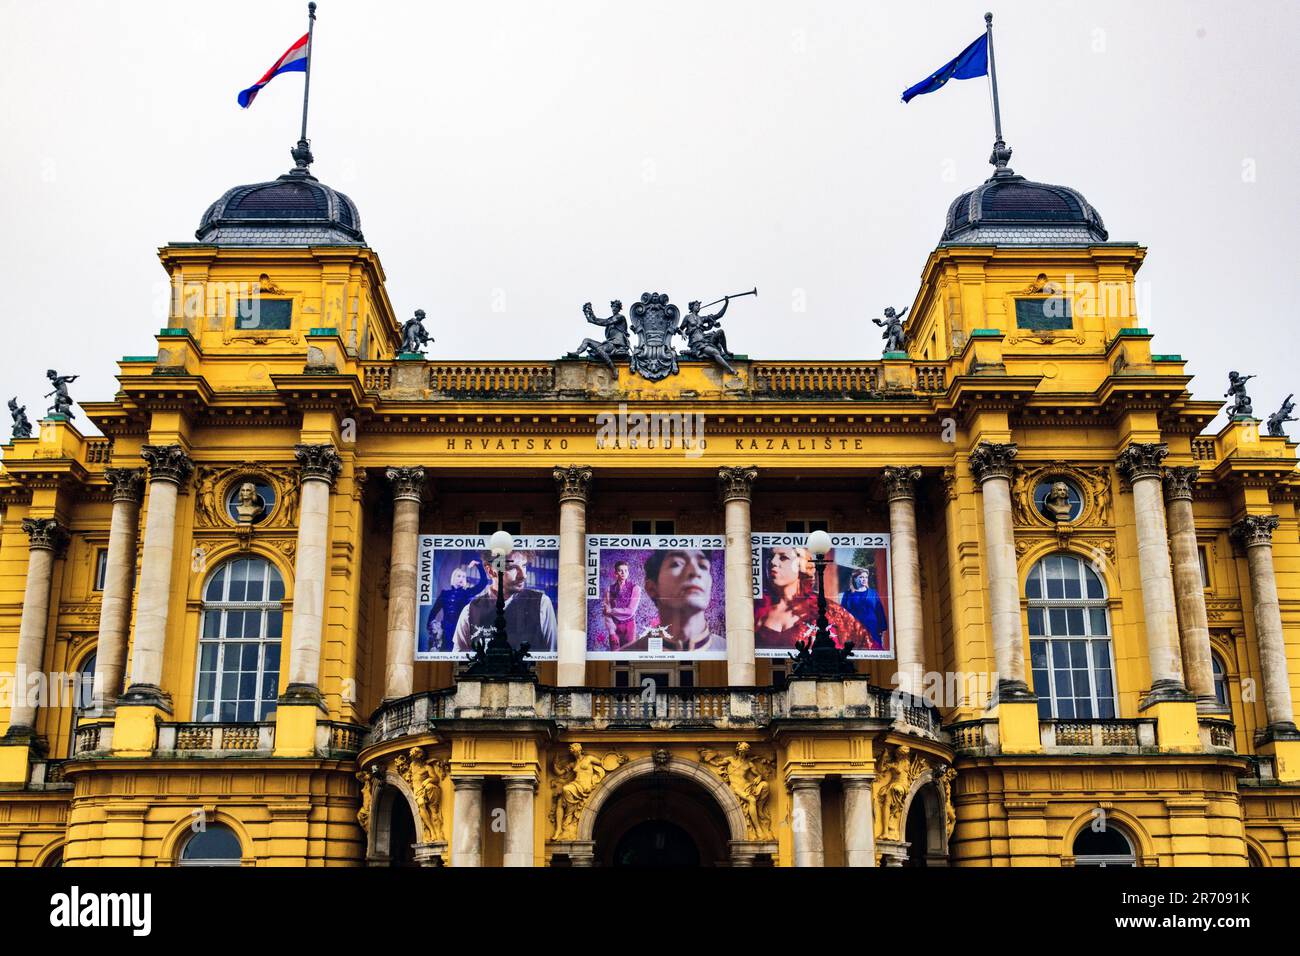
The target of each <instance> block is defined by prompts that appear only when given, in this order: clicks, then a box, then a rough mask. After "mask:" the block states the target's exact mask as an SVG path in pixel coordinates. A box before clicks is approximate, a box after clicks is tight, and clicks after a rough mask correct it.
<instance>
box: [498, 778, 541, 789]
mask: <svg viewBox="0 0 1300 956" xmlns="http://www.w3.org/2000/svg"><path fill="white" fill-rule="evenodd" d="M501 782H502V783H504V784H505V787H506V791H507V792H509V791H511V790H526V791H528V792H529V793H536V792H537V778H536V777H518V776H515V777H502V778H501Z"/></svg>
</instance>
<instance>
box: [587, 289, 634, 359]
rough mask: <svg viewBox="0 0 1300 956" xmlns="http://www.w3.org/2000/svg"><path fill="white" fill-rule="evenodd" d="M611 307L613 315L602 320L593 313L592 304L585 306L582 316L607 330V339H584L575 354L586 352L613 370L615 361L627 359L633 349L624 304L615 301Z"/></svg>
mask: <svg viewBox="0 0 1300 956" xmlns="http://www.w3.org/2000/svg"><path fill="white" fill-rule="evenodd" d="M609 307H610V309H612V310H613V314H612V315H610V317H609V318H608V319H602V318H600V316H598V315H596V313H595V312H594V311H592V308H591V303H590V302H587V303H585V304H584V305H583V307H582V314H583V315H585V316H586V317H587V321H588V322H590V323H591V324H592V325H599V326H601V327H602V328H603V329H604V330H605V338H604V340H603V341H598V340H596V339H583V340H582V344H581V345H579V346H578V348H577V349H576V350H575V351H574V353H573V354H574V355H577V356H581V355H582V354H583V353H584V352H585V353H586V354H588V355H590V356H591V357H592V358H593V359H595V360H596V361H597V362H601V363H603V364H605V365H608V366H609V367H610V369H611V370H612V369H613V368H614V360H615V359H621V358H627V357H628V356H629V355H630V354H631V349H630V346H629V339H628V336H627V317H626V316H625V315H623V303H622V302H621V301H619V300H618V299H615V300H614V301H613V302H611V303H610V304H609Z"/></svg>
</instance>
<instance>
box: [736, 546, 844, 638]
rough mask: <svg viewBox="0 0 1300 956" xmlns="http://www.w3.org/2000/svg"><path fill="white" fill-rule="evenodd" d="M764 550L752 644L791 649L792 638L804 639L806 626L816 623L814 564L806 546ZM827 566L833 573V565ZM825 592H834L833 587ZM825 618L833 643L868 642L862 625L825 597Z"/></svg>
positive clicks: (806, 635)
mask: <svg viewBox="0 0 1300 956" xmlns="http://www.w3.org/2000/svg"><path fill="white" fill-rule="evenodd" d="M764 552H765V556H766V558H767V560H766V561H765V563H764V566H763V599H762V600H761V601H760V602H759V604H758V605H757V606H756V607H755V608H754V646H755V647H759V648H781V649H787V648H788V649H790V650H793V649H794V646H795V642H796V641H804V640H808V638H809V635H808V627H809V626H810V625H811V626H816V624H817V592H816V591H814V590H813V577H814V573H815V567H816V566H815V565H814V563H813V559H812V554H811V553H810V552H809V551H808V549H807V548H792V547H776V548H771V549H767V548H765V549H764ZM828 568H829V569H831V570H832V573H833V569H834V568H835V565H834V564H833V563H832V564H829V565H828ZM828 593H829V594H833V593H835V592H834V589H832V590H831V591H830V592H828ZM826 620H827V622H828V623H829V624H830V629H831V636H832V637H834V638H835V644H836V645H837V646H840V647H842V646H843V645H844V642H845V641H852V642H853V644H854V646H855V647H862V648H865V647H867V646H869V635H868V634H867V631H866V629H865V628H864V627H863V626H862V625H861V624H860V623H858V621H857V620H856V619H855V618H854V617H853V615H852V614H850V613H848V611H846V610H844V608H842V607H840V605H839V604H837V603H835V601H834V600H833V599H830V598H829V597H828V599H827V601H826Z"/></svg>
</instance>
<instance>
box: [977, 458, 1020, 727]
mask: <svg viewBox="0 0 1300 956" xmlns="http://www.w3.org/2000/svg"><path fill="white" fill-rule="evenodd" d="M1016 451H1017V449H1016V446H1015V445H1014V444H1009V443H1008V444H995V443H993V442H980V444H979V445H978V446H977V447H976V449H975V450H974V451H973V452H971V455H970V466H971V471H972V472H974V474H975V480H976V481H978V482H979V485H980V493H981V497H983V499H984V546H985V549H986V552H987V553H986V554H985V559H984V560H985V565H986V567H987V569H988V580H989V625H990V629H991V631H992V633H993V656H994V660H995V662H996V666H997V669H998V687H997V699H998V701H1000V702H1001V701H1015V700H1032V699H1033V695H1032V694H1031V693H1030V692H1029V686H1028V685H1027V684H1026V683H1025V648H1024V631H1023V630H1022V629H1021V624H1020V582H1019V579H1018V576H1017V574H1016V539H1015V529H1014V526H1013V524H1012V520H1011V472H1012V468H1013V467H1014V466H1013V464H1012V462H1013V461H1014V460H1015V457H1016Z"/></svg>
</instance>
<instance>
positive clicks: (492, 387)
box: [429, 362, 555, 398]
mask: <svg viewBox="0 0 1300 956" xmlns="http://www.w3.org/2000/svg"><path fill="white" fill-rule="evenodd" d="M429 388H431V389H433V390H434V391H435V392H440V393H442V394H444V395H450V396H453V397H457V398H459V397H472V398H484V397H494V396H503V397H511V396H516V395H545V394H548V393H550V392H553V391H554V390H555V366H554V365H552V364H551V363H550V362H530V363H519V364H513V365H488V364H482V363H475V364H473V365H430V366H429Z"/></svg>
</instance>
